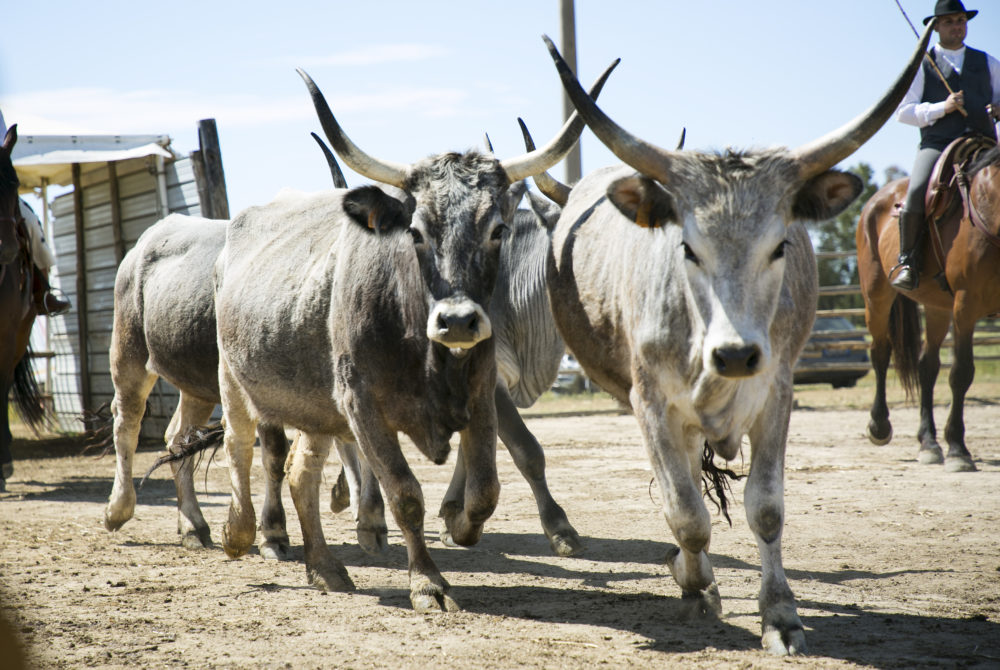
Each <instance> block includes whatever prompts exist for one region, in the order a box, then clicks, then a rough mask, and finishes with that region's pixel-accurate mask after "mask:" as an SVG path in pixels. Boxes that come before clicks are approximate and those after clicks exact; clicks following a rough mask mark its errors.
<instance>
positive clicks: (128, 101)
mask: <svg viewBox="0 0 1000 670" xmlns="http://www.w3.org/2000/svg"><path fill="white" fill-rule="evenodd" d="M469 98H470V96H469V94H468V93H467V92H466V91H463V90H460V89H450V88H419V87H404V88H397V89H387V90H383V91H379V92H376V93H370V94H360V95H346V96H331V97H329V98H328V100H329V102H330V106H331V107H332V108H333V110H334V112H335V113H338V114H339V113H344V112H351V113H356V112H366V111H367V112H372V113H379V112H392V113H393V114H395V115H397V116H398V115H400V114H404V113H405V114H406V115H407V116H411V117H412V116H417V117H450V116H455V115H457V114H460V113H462V111H463V107H464V106H465V105H467V104H468V101H469ZM3 112H4V117H5V118H6V120H7V123H8V124H12V123H17V124H18V128H19V130H20V132H21V134H22V135H69V134H81V135H82V134H145V133H171V134H172V133H174V132H177V130H178V129H182V130H190V129H191V128H194V127H195V126H196V124H197V122H198V121H199V120H201V119H206V118H214V119H217V120H218V122H219V123H220V125H221V124H225V125H226V126H227V127H232V128H235V127H255V126H263V125H267V124H274V123H283V122H299V121H309V120H312V119H314V118H315V112H314V110H313V107H312V105H311V104H310V103H309V100H308V97H306V96H305V95H296V96H293V97H286V98H275V97H266V96H262V95H258V94H240V95H213V94H209V95H206V94H203V93H196V92H193V91H180V90H173V91H172V90H140V91H127V92H126V91H117V90H114V89H108V88H70V89H61V90H50V91H33V92H30V93H23V94H17V95H12V96H9V97H6V98H5V99H4V100H3Z"/></svg>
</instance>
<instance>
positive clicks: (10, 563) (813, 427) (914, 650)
mask: <svg viewBox="0 0 1000 670" xmlns="http://www.w3.org/2000/svg"><path fill="white" fill-rule="evenodd" d="M974 390H975V389H974ZM973 395H974V396H976V394H975V393H973ZM798 397H799V409H797V410H796V411H795V412H794V413H793V417H792V427H791V436H790V440H789V450H788V451H789V453H788V459H787V482H786V505H787V523H786V526H785V536H784V556H785V568H786V571H787V574H788V577H789V579H790V582H791V585H792V588H793V590H794V591H795V594H796V596H797V597H798V599H799V614H800V615H801V617H802V619H803V622H804V623H805V625H806V629H807V631H806V634H807V639H808V644H809V651H810V654H811V655H810V656H807V657H802V658H797V659H791V660H782V659H774V658H769V657H767V656H765V655H764V654H763V653H762V652H761V651H760V650H759V645H760V643H759V632H760V623H759V618H758V613H757V600H756V597H757V590H758V588H759V574H758V556H757V549H756V545H755V543H754V541H753V537H752V535H751V534H750V532H749V530H748V528H747V525H746V521H745V519H744V516H743V509H742V503H741V502H740V503H737V505H736V509H735V513H734V514H733V520H734V524H733V527H732V528H729V527H728V525H727V524H726V523H725V521H724V520H722V519H721V517H717V518H716V520H715V524H714V525H715V528H714V537H713V545H712V555H713V559H712V560H713V564H714V566H715V573H716V576H717V578H718V581H719V585H720V589H721V592H722V595H723V606H724V608H725V615H724V618H723V619H722V620H721V621H719V622H716V623H702V624H690V623H680V622H678V621H676V614H677V612H678V610H679V591H678V588H677V587H676V585H675V584H674V582H673V580H672V579H671V578H670V576H669V573H668V571H667V569H666V567H665V566H664V565H663V557H664V554H665V552H666V549H667V543H668V542H669V541H670V537H669V532H668V530H667V528H666V525H665V523H664V521H663V517H662V515H661V514H660V512H659V511H658V504H657V503H658V493H657V491H656V489H655V487H651V486H650V479H651V473H650V470H649V468H648V465H647V459H646V455H645V453H644V451H643V449H642V447H641V445H640V441H639V435H638V430H637V428H636V425H635V422H634V420H633V419H632V418H631V417H629V416H622V415H619V414H617V413H615V412H614V411H612V410H610V403H605V404H604V405H601V403H596V404H595V405H594V407H595V408H596V409H599V410H601V409H603V410H605V411H603V412H600V413H590V414H588V415H572V416H568V415H559V414H556V415H549V416H547V417H544V418H530V419H529V420H528V423H529V427H530V428H531V429H532V430H533V431H534V432H535V434H536V435H537V436H538V437H539V438H540V439H541V441H542V443H543V444H544V445H545V446H546V450H547V455H548V472H549V481H550V485H551V488H552V490H553V492H554V495H555V497H556V499H557V500H559V501H560V502H561V503H562V505H563V506H564V507H565V508H566V510H567V513H568V514H569V517H570V520H571V521H572V522H574V524H575V525H576V528H577V530H578V531H579V532H580V533H581V535H582V536H583V537H584V538H585V541H586V552H585V554H584V555H583V556H582V557H579V558H569V559H566V558H557V557H554V556H552V555H551V553H550V551H549V548H548V543H547V541H546V540H545V538H544V536H543V535H542V534H541V531H540V526H539V524H538V521H537V518H536V515H535V510H534V503H533V501H532V499H531V497H530V493H529V490H528V487H527V485H525V484H524V483H523V481H522V480H521V478H520V477H519V476H518V475H517V473H516V471H515V469H514V467H513V465H512V463H511V460H510V458H509V457H508V456H507V455H506V452H504V451H503V450H501V452H500V456H499V467H500V474H501V481H502V482H503V491H502V494H501V501H500V505H499V507H498V509H497V511H496V514H495V515H494V516H493V518H492V519H491V521H490V522H489V524H488V525H487V534H486V535H485V536H484V538H483V540H482V542H481V543H480V544H479V545H478V546H477V547H475V548H473V549H449V548H446V547H444V546H443V545H442V544H441V543H440V542H439V541H437V538H436V533H437V530H438V521H437V520H436V519H434V518H432V517H431V515H429V516H428V524H427V527H428V535H429V539H430V540H431V541H430V546H431V553H432V555H433V557H434V560H435V561H436V562H437V564H438V566H439V567H440V568H441V570H442V572H443V573H444V574H445V575H446V577H447V578H448V579H449V580H450V581H451V584H452V586H453V590H452V594H453V595H454V597H455V599H456V600H457V601H458V602H459V603H460V604H461V605H462V606H463V608H464V611H462V612H460V613H456V614H442V615H436V616H432V615H417V614H414V613H413V612H412V611H411V610H410V609H409V602H408V597H407V593H408V591H407V578H406V571H405V550H404V548H403V546H402V544H401V538H400V535H399V533H398V531H396V530H395V528H394V526H393V525H392V522H391V520H390V544H391V546H390V549H389V551H388V552H387V554H386V555H384V556H381V557H375V558H373V557H369V556H367V555H365V554H364V553H363V552H361V551H360V550H359V549H358V548H357V547H356V545H355V542H354V531H353V522H352V520H351V519H350V518H349V514H348V513H346V512H345V513H341V514H339V515H336V516H334V515H332V514H330V513H329V512H326V514H325V524H324V527H325V531H326V533H327V538H328V540H329V541H330V542H331V544H332V545H333V546H334V547H335V548H336V550H337V551H338V553H339V555H340V557H341V558H342V560H343V561H344V562H345V564H346V565H347V567H348V569H349V570H350V572H351V575H352V577H353V578H354V581H355V583H356V584H357V586H358V591H357V592H356V593H352V594H322V593H320V592H318V591H315V590H312V589H310V588H307V587H306V586H305V571H304V568H303V566H302V565H301V563H296V562H289V563H281V564H279V563H274V562H269V561H267V562H266V561H264V560H263V559H262V558H261V557H260V556H259V555H257V554H251V555H249V556H246V557H244V558H242V559H239V560H235V561H232V560H228V559H227V558H226V557H225V555H224V553H223V552H222V550H221V548H219V547H218V546H216V548H214V549H211V550H204V551H200V552H191V551H188V550H185V549H183V548H182V547H181V546H180V545H179V544H178V541H177V535H176V534H175V530H176V511H175V507H174V495H173V486H172V484H171V482H170V481H169V480H168V479H167V476H168V471H167V469H164V470H163V471H161V472H159V473H158V474H157V475H156V478H154V479H153V480H151V481H150V482H148V483H147V485H146V487H145V488H144V489H142V490H141V491H140V493H139V505H138V508H137V513H136V517H135V518H134V519H133V520H132V521H130V522H129V523H128V524H126V525H125V527H124V528H123V529H122V530H121V531H119V532H118V533H116V534H110V533H108V532H106V531H105V530H104V528H103V526H102V522H101V518H102V510H103V507H104V503H105V500H106V498H107V495H108V493H109V491H110V489H111V478H112V473H113V468H114V465H113V462H112V459H111V458H110V457H106V458H103V459H95V458H93V457H91V456H80V455H79V454H78V451H79V449H78V446H77V445H75V444H69V445H63V446H59V445H58V444H55V445H53V444H50V445H48V446H45V445H40V444H38V443H28V442H20V443H18V445H17V446H16V448H15V459H16V468H17V470H16V473H15V475H14V477H13V479H12V481H11V482H10V483H9V489H8V492H7V493H3V494H0V533H2V537H3V539H2V544H0V589H2V593H0V598H2V602H3V605H4V608H5V610H6V615H7V618H8V619H9V620H11V621H12V623H13V628H14V630H15V632H16V634H18V635H19V636H20V637H21V638H22V639H23V640H24V642H25V644H26V645H27V647H28V649H29V651H28V653H29V654H30V666H31V667H41V668H49V667H65V668H78V667H149V668H153V667H173V666H190V667H197V668H215V667H250V666H253V667H292V668H300V667H330V668H333V667H337V668H427V667H431V666H450V667H454V668H521V667H545V668H594V667H610V668H619V667H637V668H647V667H650V668H652V667H657V668H665V667H668V668H688V667H691V668H694V667H699V668H700V667H724V668H758V667H762V668H771V667H782V668H784V667H808V668H813V667H832V668H855V667H879V668H887V667H893V668H894V667H900V668H912V667H948V668H951V667H983V668H985V667H992V668H996V667H1000V430H998V429H1000V405H998V404H997V403H996V398H993V399H990V398H986V399H983V397H982V394H981V393H980V395H979V397H978V399H974V400H973V401H972V402H971V404H970V406H969V408H968V412H967V416H966V423H967V426H968V442H969V446H970V449H971V450H972V452H973V454H974V456H975V457H976V458H977V459H978V466H979V469H980V472H978V473H973V474H946V473H944V472H943V471H942V469H941V467H940V466H937V467H934V466H921V465H918V464H917V463H916V461H915V453H916V446H915V443H914V442H912V441H911V438H910V437H909V436H911V435H913V434H914V433H915V431H916V425H917V417H916V410H915V409H913V408H912V407H911V408H902V407H895V408H894V409H893V418H894V420H895V427H896V435H897V437H896V439H895V441H894V442H893V443H892V444H891V445H890V446H887V447H879V448H876V447H873V446H871V445H870V444H869V443H868V441H867V439H866V438H865V437H864V436H863V434H862V431H863V429H864V425H865V422H866V412H865V411H864V410H863V409H857V408H850V407H851V402H846V403H845V402H839V404H838V403H834V404H835V406H839V407H845V406H846V407H848V409H830V408H829V406H830V396H829V393H828V392H819V391H815V392H814V391H809V390H806V391H804V392H802V393H800V394H799V396H798ZM866 403H867V397H866V399H865V403H864V404H866ZM857 404H858V406H864V405H862V404H860V403H857ZM944 420H945V417H944V412H943V410H942V409H939V419H938V423H939V425H941V426H943V425H944ZM409 453H410V455H411V462H413V463H414V464H415V469H416V470H417V472H418V476H419V477H420V478H421V481H422V482H424V491H425V494H426V497H427V501H428V507H429V508H430V509H431V510H433V511H436V509H437V504H438V502H439V501H440V499H441V495H442V494H443V491H444V487H445V483H446V480H447V478H448V476H449V474H450V468H448V467H445V468H438V467H435V466H433V465H431V464H429V463H427V462H426V461H423V460H421V459H419V458H418V457H417V455H416V453H415V452H414V451H413V450H410V452H409ZM155 456H156V453H155V451H154V450H153V449H147V450H145V451H143V452H142V453H140V455H139V457H138V465H137V468H136V469H137V471H140V472H141V471H144V470H145V468H146V466H147V465H148V464H149V463H151V462H152V460H153V459H154V458H155ZM737 465H739V463H737ZM741 467H742V466H741ZM336 468H337V465H336V464H335V463H331V464H329V465H328V468H327V478H328V481H329V483H332V481H333V479H334V477H335V475H336ZM255 474H256V475H257V477H258V480H259V477H260V470H259V467H258V468H257V469H256V470H255ZM226 477H227V472H226V470H225V468H224V467H223V466H220V465H219V464H215V465H213V466H212V467H211V468H210V469H209V470H208V474H207V483H206V479H205V478H203V477H201V476H200V477H199V482H200V483H199V491H200V492H201V493H200V498H201V501H202V504H203V507H204V509H205V514H206V517H207V518H208V520H209V522H210V524H211V525H212V528H213V534H214V537H215V539H216V540H218V538H219V537H220V529H221V524H222V523H223V521H224V518H225V513H226V505H227V504H228V484H227V479H226ZM735 490H736V493H737V497H738V499H739V500H741V493H742V484H737V485H736V489H735ZM328 496H329V492H328V490H327V491H326V492H325V493H324V500H327V499H328ZM258 504H259V501H258ZM286 505H287V508H288V509H289V521H290V529H289V530H290V534H291V537H292V542H293V545H295V546H296V548H297V549H298V551H299V556H300V557H301V535H300V534H299V532H298V524H297V520H296V517H295V514H294V511H292V510H293V508H292V506H291V503H290V500H288V499H287V494H286ZM0 646H5V647H7V648H6V649H4V650H2V651H0V667H3V666H4V664H5V663H9V662H10V659H11V650H10V648H9V647H10V642H9V641H7V642H4V641H3V637H2V634H0Z"/></svg>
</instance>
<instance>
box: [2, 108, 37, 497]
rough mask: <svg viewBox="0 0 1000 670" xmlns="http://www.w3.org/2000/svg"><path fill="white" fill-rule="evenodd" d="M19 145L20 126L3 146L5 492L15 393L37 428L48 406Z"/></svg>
mask: <svg viewBox="0 0 1000 670" xmlns="http://www.w3.org/2000/svg"><path fill="white" fill-rule="evenodd" d="M16 142H17V125H16V124H15V125H13V126H11V127H10V128H9V129H8V130H7V133H6V134H5V135H4V138H3V143H2V144H0V393H2V394H3V421H2V424H0V491H3V490H5V488H6V484H5V482H6V480H7V479H9V478H10V476H11V475H12V474H13V472H14V459H13V456H12V455H11V451H10V444H11V442H12V440H13V437H12V436H11V433H10V424H9V420H8V415H7V402H8V397H9V395H10V393H11V391H13V397H14V407H15V410H16V411H17V414H18V416H20V417H21V419H22V420H24V422H25V423H27V424H28V425H29V426H30V427H31V428H32V430H35V429H37V428H38V427H39V426H41V425H42V423H43V421H44V418H45V406H44V404H43V403H42V396H41V392H40V391H39V389H38V384H37V383H36V382H35V375H34V372H33V371H32V369H31V358H30V356H28V355H27V353H28V348H29V338H30V336H31V326H32V325H33V324H34V323H35V316H36V312H35V305H34V300H33V298H32V286H33V284H34V271H35V270H34V265H33V263H32V262H31V251H30V249H31V246H30V242H29V238H28V233H27V230H26V229H25V222H24V217H23V216H22V215H21V207H20V202H19V200H18V196H17V188H18V186H19V185H20V182H19V181H18V179H17V172H15V170H14V164H13V163H12V162H11V152H12V151H13V150H14V144H15V143H16Z"/></svg>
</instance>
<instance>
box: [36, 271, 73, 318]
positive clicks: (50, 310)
mask: <svg viewBox="0 0 1000 670" xmlns="http://www.w3.org/2000/svg"><path fill="white" fill-rule="evenodd" d="M33 288H34V298H35V311H36V312H38V313H39V314H45V315H46V316H57V315H59V314H64V313H66V312H68V311H69V309H70V307H72V305H71V304H70V302H69V300H66V299H65V298H60V297H59V296H57V295H56V294H55V293H53V292H52V287H51V286H50V285H49V271H48V270H43V269H42V268H40V267H38V266H37V265H36V266H35V285H34V287H33Z"/></svg>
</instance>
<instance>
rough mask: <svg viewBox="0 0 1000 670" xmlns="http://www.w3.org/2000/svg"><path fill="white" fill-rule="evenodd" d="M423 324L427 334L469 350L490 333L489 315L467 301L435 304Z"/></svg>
mask: <svg viewBox="0 0 1000 670" xmlns="http://www.w3.org/2000/svg"><path fill="white" fill-rule="evenodd" d="M427 325H428V328H427V336H428V337H429V338H430V339H432V340H434V341H435V342H440V343H441V344H443V345H445V346H447V347H449V348H458V349H469V348H471V347H474V346H475V345H476V344H477V343H479V342H481V341H483V340H485V339H487V338H489V337H490V336H491V335H492V334H493V329H492V326H491V324H490V318H489V316H487V315H486V312H485V311H484V310H483V308H482V307H480V306H479V305H478V304H477V303H475V302H474V301H471V300H457V301H444V302H441V303H438V305H437V306H436V307H435V308H434V310H433V311H432V312H431V315H430V320H429V321H428V324H427Z"/></svg>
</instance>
